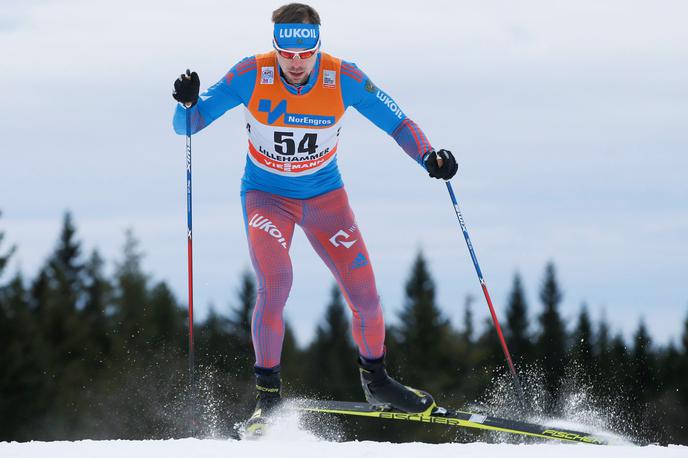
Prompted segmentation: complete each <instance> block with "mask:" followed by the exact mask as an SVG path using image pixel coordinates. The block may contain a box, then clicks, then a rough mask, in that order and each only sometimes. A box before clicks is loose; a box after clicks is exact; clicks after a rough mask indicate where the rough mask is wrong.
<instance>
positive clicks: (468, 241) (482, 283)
mask: <svg viewBox="0 0 688 458" xmlns="http://www.w3.org/2000/svg"><path fill="white" fill-rule="evenodd" d="M446 184H447V191H449V196H450V197H451V200H452V203H453V204H454V211H455V212H456V217H457V218H458V219H459V225H460V226H461V230H462V231H463V238H464V239H466V245H468V251H469V252H470V254H471V259H472V260H473V265H474V266H475V271H476V272H477V274H478V279H479V280H480V286H481V288H482V289H483V294H484V295H485V300H486V301H487V306H488V307H489V308H490V314H491V315H492V322H493V323H494V325H495V328H496V330H497V335H498V336H499V342H500V343H501V345H502V350H503V351H504V356H505V357H506V361H507V363H508V364H509V369H510V370H511V376H512V377H513V380H514V386H515V387H516V392H517V394H518V397H519V401H520V403H521V408H523V409H525V406H526V405H525V397H524V396H523V388H522V387H521V382H520V381H519V379H518V374H517V373H516V367H515V366H514V362H513V360H512V359H511V353H509V348H508V347H507V345H506V340H505V339H504V334H502V327H501V326H500V325H499V320H498V319H497V313H496V312H495V309H494V306H493V305H492V299H490V293H488V292H487V284H486V283H485V278H484V277H483V273H482V271H481V270H480V265H479V264H478V258H477V257H476V255H475V250H474V249H473V244H472V243H471V238H470V237H469V235H468V229H467V228H466V223H465V222H464V220H463V215H461V209H459V203H458V202H457V201H456V196H455V195H454V189H453V188H452V185H451V183H450V182H449V181H447V182H446Z"/></svg>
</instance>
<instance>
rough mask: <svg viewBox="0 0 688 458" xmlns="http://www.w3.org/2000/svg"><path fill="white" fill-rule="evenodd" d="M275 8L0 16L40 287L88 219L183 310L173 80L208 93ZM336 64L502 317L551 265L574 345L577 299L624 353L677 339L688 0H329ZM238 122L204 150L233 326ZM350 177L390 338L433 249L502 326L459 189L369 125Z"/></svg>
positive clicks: (429, 188) (188, 5) (296, 318)
mask: <svg viewBox="0 0 688 458" xmlns="http://www.w3.org/2000/svg"><path fill="white" fill-rule="evenodd" d="M282 3H283V2H275V1H265V2H236V1H219V0H218V1H210V0H196V1H172V0H166V1H158V0H155V1H140V0H139V1H132V0H121V1H117V2H113V1H94V0H82V1H78V0H63V1H30V0H22V1H8V0H0V53H1V54H2V56H3V64H2V71H1V72H0V88H1V89H2V91H3V97H2V99H3V103H2V108H1V109H0V151H1V152H2V156H1V160H2V162H1V164H2V165H1V166H0V170H1V172H0V173H1V175H0V176H1V179H0V196H2V198H1V200H0V210H2V212H3V217H2V220H0V230H4V231H5V232H6V239H7V240H8V241H9V242H11V243H16V244H17V245H18V246H19V252H18V253H17V255H16V257H15V264H14V266H13V268H14V269H15V270H16V269H19V268H20V269H21V270H22V271H23V272H24V273H25V274H26V275H27V276H29V277H33V276H34V275H35V273H36V271H37V269H38V268H39V267H40V266H41V264H42V263H43V262H44V260H45V257H46V256H47V255H48V253H49V252H50V251H51V249H52V248H53V246H54V244H55V240H56V238H57V235H58V232H59V228H60V224H61V218H62V214H63V212H64V211H65V210H67V209H69V210H71V211H72V212H73V214H74V217H75V220H76V223H77V226H78V231H79V235H80V237H81V239H82V240H83V241H84V242H85V248H86V249H87V250H88V251H90V249H92V248H94V247H98V248H99V249H100V250H101V251H102V253H103V254H104V255H105V256H106V258H107V259H108V260H109V261H114V260H115V259H116V258H117V257H118V256H119V254H120V251H121V246H122V242H123V239H124V236H123V234H124V231H125V229H126V228H129V227H131V228H133V229H134V231H135V234H136V235H137V236H138V237H139V238H140V240H141V246H142V248H143V249H144V250H145V252H146V257H145V260H144V266H145V268H146V270H147V271H150V272H152V273H153V274H154V275H155V277H156V278H158V279H164V280H167V281H168V282H169V283H170V284H171V285H172V287H173V288H174V290H175V291H176V292H177V294H178V296H179V297H180V298H185V295H186V260H185V259H186V258H185V256H186V219H185V218H186V214H185V212H186V208H185V168H184V138H183V137H179V136H176V135H175V134H174V133H173V131H172V127H171V118H172V113H173V109H174V106H175V102H174V101H173V100H172V98H171V95H170V94H171V91H172V82H173V80H174V78H175V77H176V76H177V75H178V74H179V73H181V72H182V71H183V70H184V69H185V68H187V67H190V68H192V69H194V70H196V71H198V73H199V75H200V78H201V85H202V87H203V88H205V87H207V86H208V85H210V84H212V83H214V82H215V81H217V80H218V79H219V78H220V77H221V76H222V75H223V74H224V73H225V72H226V71H227V70H228V69H229V68H230V67H231V66H232V65H233V64H234V63H236V62H237V61H238V60H239V59H241V58H243V57H245V56H248V55H252V54H255V53H258V52H264V51H267V50H268V49H269V48H270V39H271V23H270V14H271V12H272V10H273V9H275V8H276V7H277V6H279V5H281V4H282ZM312 5H313V6H315V7H316V9H318V11H319V12H320V15H321V17H322V20H323V27H322V37H323V46H324V50H325V51H327V52H330V53H332V54H334V55H336V56H339V57H342V58H344V59H346V60H350V61H353V62H355V63H357V64H358V65H359V67H360V68H361V69H362V70H363V71H365V72H366V73H367V74H368V75H369V76H370V77H371V79H372V80H373V81H374V82H375V83H376V84H377V85H378V86H380V87H381V88H382V89H384V90H385V91H387V92H388V93H389V94H390V95H391V96H392V97H394V98H395V99H396V101H397V102H398V103H399V104H400V106H401V107H402V109H404V111H405V112H406V113H407V114H408V115H409V116H410V117H411V118H412V119H413V120H414V121H416V122H417V123H418V124H419V125H420V126H421V128H423V129H424V131H425V133H426V134H427V135H428V137H429V138H430V140H431V142H432V144H433V145H434V146H435V147H437V148H447V149H450V150H452V151H454V152H455V154H456V155H457V158H458V161H459V173H458V175H457V177H456V178H454V180H453V184H454V187H455V191H456V193H457V197H458V199H459V203H460V204H461V206H462V210H463V213H464V217H465V220H466V223H467V224H468V228H469V231H470V233H471V237H472V239H473V243H474V246H475V248H476V250H477V254H478V259H479V260H480V263H481V267H482V269H483V272H484V274H485V276H486V279H487V283H488V287H489V288H490V291H491V293H492V296H493V299H494V301H495V303H496V305H497V307H498V309H499V311H501V312H502V315H503V307H504V305H505V302H506V297H507V294H508V292H509V290H510V288H511V284H512V280H513V275H514V273H515V272H516V271H518V272H520V273H521V274H522V275H523V278H524V282H525V286H526V288H527V299H528V300H529V305H530V312H531V314H533V315H535V314H536V313H538V312H539V311H540V304H539V302H538V298H537V291H538V289H539V286H540V282H541V279H542V273H543V270H544V266H545V263H546V262H547V261H548V260H553V261H554V262H555V263H556V265H557V267H558V273H559V277H560V280H561V282H562V287H563V290H564V303H563V306H562V311H563V314H564V315H565V317H566V319H567V320H568V322H569V325H570V327H572V326H573V324H574V320H575V316H576V314H577V313H578V311H579V309H580V306H581V303H582V302H583V301H585V302H587V304H588V305H589V308H590V311H591V313H592V316H593V318H595V319H597V318H599V317H600V316H602V314H603V313H606V315H607V317H608V318H609V320H610V321H611V322H612V323H613V325H614V327H615V328H616V329H619V330H622V331H624V332H625V333H626V334H627V335H629V333H630V332H632V330H633V329H634V328H635V327H636V326H637V323H638V320H639V319H641V318H644V319H645V321H646V322H647V324H648V326H649V328H650V330H651V332H652V333H653V335H654V336H655V338H656V339H657V340H658V341H660V342H666V341H668V339H669V338H671V337H677V336H678V335H679V332H680V330H681V328H682V322H683V320H684V318H685V317H686V314H687V313H688V286H687V280H688V184H687V181H688V180H686V175H687V172H688V156H687V154H686V152H687V151H686V149H687V148H686V147H687V146H688V27H686V20H687V19H688V3H686V2H683V1H652V2H651V1H644V2H639V1H630V0H623V1H599V0H595V1H592V0H589V1H577V2H573V1H566V2H564V1H552V0H546V1H519V2H511V1H481V2H457V1H431V0H427V1H424V2H417V1H414V2H405V1H398V0H397V1H388V2H380V1H377V2H371V1H347V2H325V1H316V2H312ZM242 111H243V110H242V109H241V108H238V109H235V110H233V111H232V112H229V113H227V114H226V115H225V116H224V117H223V118H221V119H220V120H218V121H217V122H216V123H215V124H213V125H212V126H210V127H209V128H208V129H206V130H205V131H203V132H202V133H200V134H199V135H197V136H195V137H194V141H193V167H194V168H193V173H194V176H193V180H194V181H193V186H194V188H193V192H194V250H195V290H196V307H197V309H198V311H199V312H200V314H201V315H203V314H204V313H205V312H206V311H207V309H208V304H209V303H210V302H212V303H214V304H215V306H216V308H217V309H218V310H220V311H223V312H225V311H226V310H227V308H228V304H230V303H235V299H234V298H235V291H236V288H237V287H238V279H239V274H240V273H241V272H242V271H243V270H244V269H247V268H250V260H249V257H248V253H247V247H246V242H245V236H244V234H245V232H244V229H243V220H242V214H241V206H240V199H239V182H240V178H241V175H242V172H243V166H244V161H245V146H246V138H245V134H244V129H243V112H242ZM345 119H346V120H345V127H344V129H343V131H342V138H341V146H340V149H339V152H340V154H339V164H340V168H341V171H342V174H343V177H344V181H345V184H346V188H347V191H348V193H349V196H350V200H351V204H352V206H353V209H354V212H355V213H356V216H357V219H358V223H359V226H360V228H361V230H362V233H363V235H364V237H365V239H366V243H367V245H368V249H369V251H370V255H371V259H372V262H373V265H374V267H375V271H376V276H377V280H378V289H379V291H380V294H381V296H382V302H383V307H384V309H385V312H386V316H387V318H388V320H390V321H393V319H394V318H393V317H394V315H395V314H396V312H397V311H398V310H399V308H400V306H401V304H402V300H403V284H404V282H405V281H406V278H407V275H408V272H409V268H410V265H411V262H412V260H413V258H414V256H415V255H416V253H417V251H418V250H419V249H421V248H422V249H423V251H424V253H425V254H426V257H427V259H428V261H429V265H430V268H431V270H432V273H433V274H434V277H435V279H436V282H437V287H438V301H439V303H440V305H441V307H442V309H443V311H444V312H445V313H446V315H447V316H449V317H450V318H452V319H453V320H455V323H457V324H458V322H459V320H460V317H461V314H462V305H463V302H464V297H465V296H466V294H471V295H473V296H475V297H476V298H477V301H476V302H475V303H474V310H475V312H476V315H477V318H482V317H485V316H487V314H486V306H485V305H484V302H483V300H482V296H481V292H480V288H479V285H478V282H477V279H476V276H475V272H474V271H473V265H472V264H471V261H470V258H469V256H468V253H467V249H466V246H465V243H464V241H463V239H462V237H461V233H460V231H459V227H458V224H457V221H456V218H455V215H454V212H453V210H452V207H451V203H450V200H449V198H448V195H447V192H446V189H445V187H444V185H443V184H442V183H440V182H438V181H436V180H431V179H429V178H427V177H426V175H425V174H424V172H423V171H422V170H421V169H420V168H419V167H418V166H417V165H416V164H415V163H413V162H412V161H411V160H410V159H409V158H408V157H407V156H406V155H405V154H404V153H403V152H402V151H401V149H400V148H399V147H398V146H397V145H396V143H395V142H394V141H393V140H392V139H391V138H389V137H388V136H387V135H385V134H384V133H383V132H381V131H379V130H378V129H377V128H375V127H374V126H373V125H372V124H370V123H369V122H368V121H367V120H366V119H365V118H363V117H362V116H361V115H359V114H358V113H357V112H355V111H350V112H349V113H348V115H347V117H346V118H345ZM292 258H293V263H294V271H295V276H294V287H293V290H292V294H291V297H290V300H289V302H288V304H287V317H288V319H289V320H290V321H291V323H292V325H293V326H294V327H295V329H296V331H297V334H298V338H299V340H300V341H301V342H305V341H307V340H308V339H310V337H311V335H312V331H313V329H314V327H315V324H316V323H317V321H318V320H319V319H320V318H321V317H322V314H323V309H324V305H325V303H326V302H327V299H328V297H329V289H330V287H331V285H332V278H331V275H330V273H329V271H328V270H327V269H326V267H325V266H324V265H323V264H322V262H321V261H320V259H319V258H318V257H317V255H316V254H315V253H314V252H313V251H312V249H311V248H310V246H309V244H308V242H307V240H306V238H305V237H304V236H303V233H302V232H300V231H297V233H296V236H295V239H294V243H293V246H292Z"/></svg>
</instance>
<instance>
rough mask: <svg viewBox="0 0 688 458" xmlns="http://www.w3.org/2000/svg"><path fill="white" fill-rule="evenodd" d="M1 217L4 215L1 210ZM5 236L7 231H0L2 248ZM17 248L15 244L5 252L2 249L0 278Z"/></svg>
mask: <svg viewBox="0 0 688 458" xmlns="http://www.w3.org/2000/svg"><path fill="white" fill-rule="evenodd" d="M0 217H2V212H0ZM4 238H5V233H4V232H3V231H0V248H2V241H3V240H4ZM15 250H16V247H15V246H14V245H13V246H11V247H10V248H9V250H8V251H6V252H5V253H4V254H3V253H2V251H0V278H2V274H3V272H4V271H5V267H6V266H7V263H8V262H9V260H10V258H11V257H12V255H13V254H14V252H15Z"/></svg>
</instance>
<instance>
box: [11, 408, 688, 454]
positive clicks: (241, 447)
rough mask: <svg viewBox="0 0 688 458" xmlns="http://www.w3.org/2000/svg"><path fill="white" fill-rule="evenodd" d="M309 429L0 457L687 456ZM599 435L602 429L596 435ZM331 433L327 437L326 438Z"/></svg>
mask: <svg viewBox="0 0 688 458" xmlns="http://www.w3.org/2000/svg"><path fill="white" fill-rule="evenodd" d="M310 429H311V430H313V429H318V430H319V432H318V435H316V434H314V433H313V432H311V431H310V430H306V429H303V425H302V424H301V423H300V422H299V415H298V413H296V412H293V411H290V412H283V413H282V414H280V415H279V421H276V422H275V423H274V424H273V425H272V427H271V428H270V429H269V430H268V433H267V435H266V436H265V437H263V438H261V439H260V440H257V441H256V440H242V441H238V440H233V439H222V438H208V439H191V438H189V439H170V440H145V441H128V440H109V441H107V440H105V441H93V440H83V441H74V442H69V441H55V442H24V443H18V442H0V458H39V457H40V458H43V457H50V458H74V457H79V458H153V457H164V458H230V457H245V456H261V457H269V458H291V457H293V458H310V457H313V458H323V457H327V458H352V457H356V458H366V457H371V458H382V457H385V456H393V457H394V458H407V457H408V458H422V457H430V456H452V457H453V456H455V457H457V458H473V457H475V458H488V457H493V456H494V457H499V458H553V457H557V458H581V456H582V455H583V456H585V458H596V457H620V458H635V457H641V458H650V457H651V458H664V457H682V458H688V447H686V446H678V445H671V446H669V447H661V446H657V445H651V446H646V447H639V446H634V445H630V443H629V442H628V441H625V440H623V438H618V437H617V439H618V441H615V442H614V443H618V444H621V445H609V446H599V445H588V444H568V443H567V444H563V443H558V442H552V443H545V444H529V445H516V444H506V443H504V444H488V443H482V442H476V443H470V444H462V443H447V444H424V443H418V442H415V443H405V444H393V443H389V442H371V441H363V442H359V441H352V442H337V441H333V440H324V439H322V437H328V436H329V437H336V431H333V429H335V430H336V427H333V426H332V424H329V422H327V421H326V420H323V421H320V422H318V423H316V424H315V425H312V424H311V425H310ZM598 432H601V431H598ZM328 433H329V434H328Z"/></svg>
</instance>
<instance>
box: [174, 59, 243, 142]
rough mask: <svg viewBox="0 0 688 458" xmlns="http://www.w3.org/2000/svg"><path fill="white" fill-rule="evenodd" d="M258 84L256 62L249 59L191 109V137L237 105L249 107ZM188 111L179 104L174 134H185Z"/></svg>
mask: <svg viewBox="0 0 688 458" xmlns="http://www.w3.org/2000/svg"><path fill="white" fill-rule="evenodd" d="M255 82H256V59H255V57H247V58H246V59H243V60H242V61H241V62H239V63H238V64H236V65H235V66H234V67H232V69H231V70H230V71H229V72H227V74H226V75H225V76H223V77H222V79H221V80H220V81H218V82H217V83H215V84H214V85H212V86H210V87H209V88H208V90H206V91H205V92H204V93H202V94H201V96H200V97H199V99H198V103H197V104H196V105H194V106H193V107H191V108H189V110H190V112H191V133H192V134H195V133H196V132H198V131H199V130H201V129H203V128H205V127H206V126H208V125H209V124H210V123H212V122H213V121H215V120H216V119H217V118H219V117H220V116H222V115H223V114H225V112H226V111H227V110H230V109H232V108H234V107H236V106H237V105H240V104H244V105H248V102H249V100H251V94H253V87H254V85H255ZM186 110H187V109H186V108H184V106H183V105H182V104H181V103H178V104H177V108H176V110H175V112H174V119H173V122H172V124H173V126H174V131H175V132H176V133H178V134H180V135H185V134H186Z"/></svg>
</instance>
